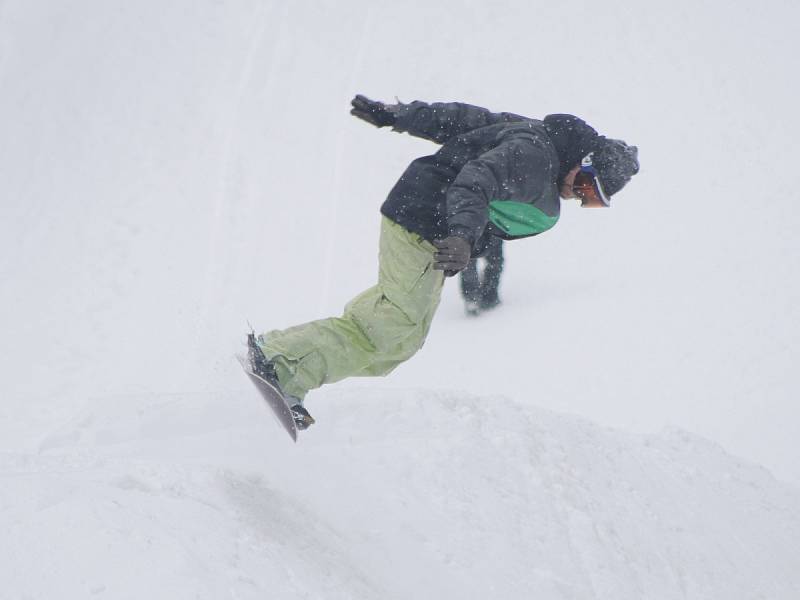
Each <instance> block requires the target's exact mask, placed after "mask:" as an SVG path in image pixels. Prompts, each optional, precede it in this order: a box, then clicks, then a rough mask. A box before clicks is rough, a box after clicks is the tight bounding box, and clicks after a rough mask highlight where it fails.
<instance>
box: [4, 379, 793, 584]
mask: <svg viewBox="0 0 800 600" xmlns="http://www.w3.org/2000/svg"><path fill="white" fill-rule="evenodd" d="M376 393H377V392H375V391H374V390H349V391H347V392H344V391H341V392H336V391H332V392H326V393H325V394H324V396H323V397H321V398H320V400H319V401H318V402H316V403H315V404H314V405H312V406H311V408H312V410H313V412H314V414H315V416H316V417H317V418H318V419H319V422H320V424H319V425H318V426H315V427H316V429H315V430H311V431H309V432H306V434H305V435H304V436H303V437H302V438H301V440H300V443H299V444H298V445H296V446H294V445H293V444H291V442H290V441H289V440H288V438H286V436H285V434H284V432H282V431H280V430H279V429H278V427H277V425H276V424H274V423H272V422H270V420H269V419H270V418H269V416H268V415H267V413H266V410H265V409H264V407H263V406H260V405H259V404H258V399H257V397H256V395H255V393H254V392H252V391H250V390H248V391H247V392H245V391H243V392H242V393H238V394H231V395H230V396H227V397H224V396H211V395H197V394H195V395H185V396H180V395H178V396H171V397H161V398H159V397H149V398H144V397H129V398H126V399H125V402H124V403H119V402H114V400H113V399H105V400H104V401H101V400H97V401H96V402H95V403H93V405H90V406H88V407H87V408H86V412H85V413H84V414H83V415H80V416H77V417H76V418H74V419H72V420H71V421H70V422H69V424H67V425H64V426H61V427H58V428H57V429H55V430H54V431H53V432H52V433H50V434H49V435H47V436H46V437H44V438H43V439H41V440H39V442H38V448H37V449H36V450H33V451H31V452H26V453H6V454H3V455H0V477H2V478H3V480H4V481H5V482H6V485H4V486H3V488H2V490H0V529H2V530H3V531H4V537H5V539H7V540H9V539H13V540H15V542H14V544H13V545H9V544H2V545H0V564H3V565H4V570H5V571H6V574H5V575H4V585H5V592H4V593H7V594H8V596H7V597H11V598H16V597H34V598H48V597H56V596H58V597H63V598H85V597H108V598H141V597H145V596H147V595H148V594H152V593H153V592H154V590H158V597H164V598H167V597H169V598H208V599H212V598H223V597H226V598H227V597H230V598H264V597H269V598H306V597H310V598H326V599H327V598H398V599H400V598H431V599H433V598H450V597H460V598H476V599H477V598H529V597H536V598H548V599H550V598H552V599H562V598H564V599H566V598H580V599H583V598H586V599H589V598H615V599H628V598H630V599H639V598H664V599H671V598H676V599H677V598H737V599H740V598H742V599H744V598H779V599H780V598H786V599H789V598H794V597H797V595H798V594H800V577H798V572H800V545H799V543H798V540H800V494H798V492H797V491H796V490H794V489H793V488H790V487H789V486H787V485H785V484H782V483H780V482H778V481H777V480H775V479H774V478H773V477H772V476H771V475H770V474H769V473H768V472H767V471H766V470H764V469H763V468H761V467H757V466H753V465H751V464H748V463H745V462H742V461H740V460H738V459H736V458H734V457H732V456H730V455H728V454H726V453H725V452H724V451H723V450H721V449H720V448H719V447H718V446H717V445H715V444H712V443H710V442H707V441H705V440H703V439H701V438H698V437H696V436H693V435H689V434H686V433H684V432H681V431H677V430H676V431H669V432H666V433H665V434H662V435H650V436H642V435H634V434H628V433H623V432H619V431H615V430H613V429H608V428H601V427H598V426H597V425H594V424H592V423H590V422H588V421H585V420H582V419H578V418H575V417H571V416H565V415H560V414H556V413H552V412H549V411H545V410H540V409H535V408H530V407H525V406H521V405H518V404H516V403H514V402H511V401H509V400H507V399H505V398H500V397H497V398H490V397H469V396H465V395H463V394H460V393H454V392H437V393H434V392H430V391H403V390H396V391H387V390H383V391H381V392H379V396H378V397H376ZM244 423H246V424H247V425H243V424H244ZM45 539H46V540H47V543H46V544H44V543H43V541H44V540H45Z"/></svg>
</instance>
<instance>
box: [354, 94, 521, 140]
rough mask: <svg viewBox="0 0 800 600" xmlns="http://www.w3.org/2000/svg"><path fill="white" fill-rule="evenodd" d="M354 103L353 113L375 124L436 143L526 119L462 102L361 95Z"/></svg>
mask: <svg viewBox="0 0 800 600" xmlns="http://www.w3.org/2000/svg"><path fill="white" fill-rule="evenodd" d="M351 104H352V106H353V108H352V110H351V111H350V114H352V115H353V116H355V117H358V118H359V119H362V120H364V121H367V122H368V123H371V124H372V125H375V126H376V127H385V126H388V125H391V126H392V128H393V129H394V130H395V131H399V132H406V133H409V134H410V135H413V136H415V137H420V138H423V139H426V140H430V141H432V142H436V143H437V144H443V143H444V142H446V141H447V140H449V139H450V138H451V137H453V136H455V135H459V134H462V133H466V132H468V131H472V130H473V129H477V128H478V127H485V126H486V125H494V124H495V123H504V122H505V123H507V122H512V121H522V120H524V119H525V117H521V116H519V115H515V114H513V113H505V112H503V113H493V112H491V111H490V110H487V109H485V108H481V107H479V106H472V105H471V104H464V103H461V102H434V103H432V104H428V103H426V102H420V101H419V100H417V101H414V102H412V103H411V104H402V103H400V104H384V103H383V102H378V101H376V100H370V99H369V98H367V97H366V96H362V95H358V96H356V97H355V98H353V100H352V102H351Z"/></svg>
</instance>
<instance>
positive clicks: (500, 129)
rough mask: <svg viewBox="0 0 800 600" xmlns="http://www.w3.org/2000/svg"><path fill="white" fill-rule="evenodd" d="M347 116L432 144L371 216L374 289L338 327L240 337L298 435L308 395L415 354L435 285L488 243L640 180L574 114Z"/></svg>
mask: <svg viewBox="0 0 800 600" xmlns="http://www.w3.org/2000/svg"><path fill="white" fill-rule="evenodd" d="M351 104H352V109H351V111H350V113H351V114H352V115H353V116H355V117H357V118H359V119H361V120H363V121H366V122H367V123H369V124H371V125H374V126H375V127H391V128H392V129H393V130H394V131H397V132H406V133H409V134H411V135H413V136H416V137H420V138H424V139H427V140H430V141H432V142H435V143H437V144H440V145H441V147H440V148H439V149H438V151H437V152H436V153H435V154H432V155H430V156H423V157H421V158H417V159H416V160H414V161H413V162H411V164H410V165H409V166H408V168H407V169H406V171H405V172H404V173H403V175H402V176H401V177H400V179H399V181H398V182H397V183H396V184H395V186H394V187H393V188H392V190H391V191H390V192H389V195H388V198H387V199H386V201H385V202H384V203H383V205H382V206H381V213H382V214H383V218H382V222H381V235H380V248H379V274H378V283H377V285H375V286H374V287H372V288H370V289H368V290H366V291H365V292H363V293H361V294H360V295H358V296H356V297H355V298H354V299H353V300H352V301H351V302H350V303H349V304H347V306H346V307H345V309H344V313H343V314H342V316H341V317H333V318H329V319H321V320H318V321H312V322H310V323H306V324H303V325H298V326H295V327H290V328H289V329H285V330H275V331H269V332H267V333H265V334H262V335H259V336H257V337H255V336H250V338H249V343H248V346H249V357H250V363H251V365H252V367H253V369H254V371H255V372H256V373H257V374H258V375H259V376H261V377H262V378H264V379H266V380H267V381H270V382H272V383H273V384H274V385H275V386H277V387H278V388H279V389H280V390H281V391H282V392H283V394H284V396H285V397H286V398H287V400H288V402H289V404H290V406H291V408H292V412H293V416H294V419H295V422H296V424H297V428H298V429H305V428H307V427H308V426H309V425H311V424H312V423H314V419H313V418H312V417H311V415H310V414H309V413H308V411H307V410H306V409H305V408H304V406H303V401H304V399H305V397H306V394H307V392H308V391H309V390H312V389H315V388H318V387H320V386H321V385H323V384H326V383H333V382H336V381H339V380H341V379H344V378H346V377H354V376H377V375H386V374H388V373H389V372H391V371H392V370H393V369H394V368H395V367H397V366H398V365H399V364H401V363H402V362H404V361H406V360H408V359H409V358H410V357H411V356H413V355H414V353H416V352H417V350H419V349H420V348H421V347H422V344H423V342H424V341H425V337H426V336H427V334H428V330H429V328H430V325H431V320H432V319H433V315H434V313H435V312H436V308H437V306H438V305H439V298H440V295H441V291H442V285H443V283H444V278H445V277H450V276H453V275H455V274H456V273H458V272H459V271H461V270H462V269H464V268H465V267H466V266H467V265H468V264H469V261H470V259H471V258H475V257H478V256H481V255H483V254H484V253H485V252H486V250H487V248H488V247H489V246H490V245H491V244H492V240H493V239H494V238H501V239H504V240H512V239H519V238H524V237H529V236H533V235H537V234H540V233H542V232H544V231H547V230H548V229H550V228H551V227H553V226H554V225H555V224H556V222H557V221H558V217H559V211H560V199H559V197H560V198H562V199H570V198H577V199H578V200H579V201H580V202H581V205H582V206H585V207H602V206H609V205H610V202H611V196H612V195H613V194H616V193H617V192H618V191H620V190H621V189H622V188H623V187H624V186H625V184H627V183H628V181H630V179H631V177H632V176H633V175H634V174H636V173H637V172H638V171H639V162H638V158H637V149H636V147H635V146H629V145H627V144H626V143H625V142H623V141H621V140H614V139H610V138H606V137H603V136H601V135H598V133H597V132H596V131H595V130H594V129H593V128H592V127H590V126H589V125H588V124H587V123H585V122H584V121H583V120H581V119H579V118H578V117H575V116H572V115H549V116H547V117H545V118H544V119H543V120H537V119H531V118H528V117H523V116H520V115H516V114H512V113H506V112H501V113H494V112H491V111H489V110H487V109H485V108H479V107H477V106H471V105H469V104H462V103H457V102H454V103H432V104H428V103H425V102H419V101H416V102H412V103H410V104H403V103H398V104H384V103H382V102H378V101H374V100H370V99H369V98H366V97H365V96H361V95H357V96H356V97H355V98H354V99H353V100H352V102H351Z"/></svg>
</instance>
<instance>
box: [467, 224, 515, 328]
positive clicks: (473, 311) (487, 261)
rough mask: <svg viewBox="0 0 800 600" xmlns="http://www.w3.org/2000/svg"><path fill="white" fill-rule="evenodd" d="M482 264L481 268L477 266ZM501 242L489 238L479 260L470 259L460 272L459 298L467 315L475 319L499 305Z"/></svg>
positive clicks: (493, 237)
mask: <svg viewBox="0 0 800 600" xmlns="http://www.w3.org/2000/svg"><path fill="white" fill-rule="evenodd" d="M481 259H482V262H483V263H484V264H483V268H481V266H480V265H479V264H478V262H479V261H481ZM503 262H504V260H503V240H502V238H499V237H496V236H491V237H490V238H489V239H488V240H487V245H486V252H485V253H484V255H483V256H482V257H481V258H472V259H470V261H469V264H468V265H467V266H466V267H465V268H464V270H463V271H461V296H462V297H463V298H464V308H465V310H466V312H467V315H469V316H471V317H475V316H477V315H479V314H480V313H481V312H483V311H485V310H490V309H492V308H494V307H496V306H497V305H498V304H500V295H499V294H498V291H497V289H498V288H499V287H500V275H502V273H503Z"/></svg>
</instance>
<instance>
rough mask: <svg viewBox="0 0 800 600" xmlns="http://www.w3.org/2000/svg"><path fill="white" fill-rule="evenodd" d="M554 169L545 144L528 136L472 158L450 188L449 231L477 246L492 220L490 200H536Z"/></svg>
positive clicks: (448, 200)
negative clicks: (490, 217) (543, 148)
mask: <svg viewBox="0 0 800 600" xmlns="http://www.w3.org/2000/svg"><path fill="white" fill-rule="evenodd" d="M551 169H552V165H550V160H549V158H548V157H547V156H546V154H545V153H544V152H543V151H542V149H541V147H539V146H538V145H537V144H535V143H533V142H531V141H529V140H526V139H524V138H516V139H511V140H508V141H506V142H503V143H501V144H499V145H498V146H496V147H495V148H493V149H492V150H490V151H488V152H486V153H484V154H482V155H481V156H479V157H478V158H476V159H474V160H471V161H470V162H468V163H467V164H466V165H464V168H463V169H462V170H461V172H459V174H458V176H457V177H456V179H455V181H453V184H452V185H451V186H450V187H449V188H448V191H447V196H446V199H447V226H448V233H449V235H457V236H459V237H463V238H465V239H466V240H468V241H469V242H470V244H472V245H473V246H474V245H475V242H476V241H477V240H478V238H480V236H481V234H482V233H483V230H484V229H485V228H486V225H487V223H488V222H489V203H490V202H492V201H493V200H514V201H518V202H533V201H534V200H536V199H537V198H538V197H539V196H540V195H541V194H542V193H543V192H544V187H545V185H546V182H547V181H548V180H549V175H550V171H551Z"/></svg>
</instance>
